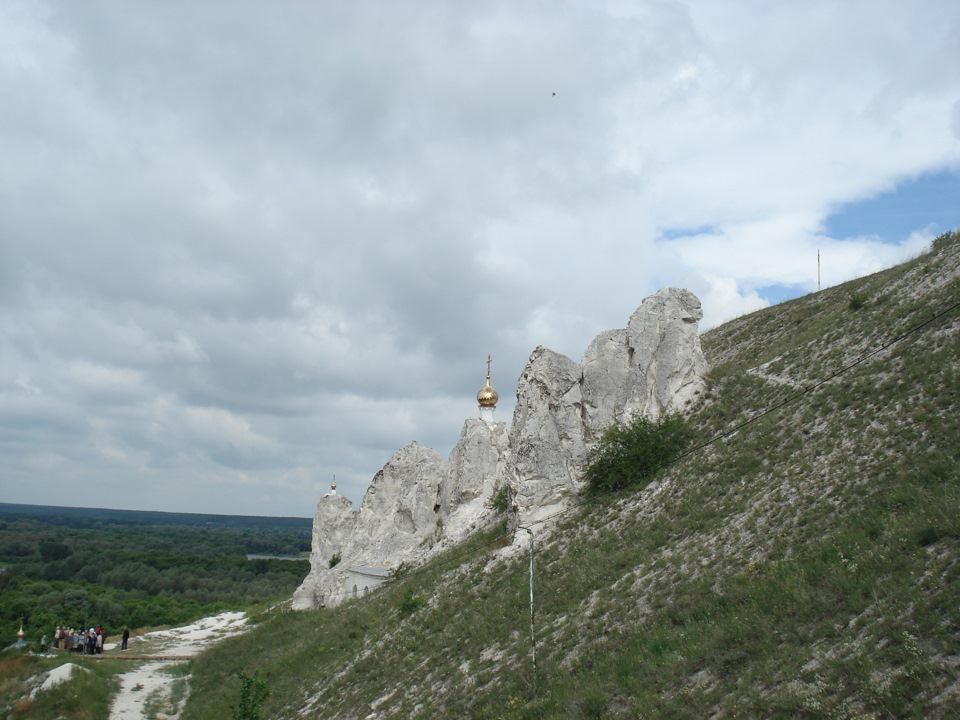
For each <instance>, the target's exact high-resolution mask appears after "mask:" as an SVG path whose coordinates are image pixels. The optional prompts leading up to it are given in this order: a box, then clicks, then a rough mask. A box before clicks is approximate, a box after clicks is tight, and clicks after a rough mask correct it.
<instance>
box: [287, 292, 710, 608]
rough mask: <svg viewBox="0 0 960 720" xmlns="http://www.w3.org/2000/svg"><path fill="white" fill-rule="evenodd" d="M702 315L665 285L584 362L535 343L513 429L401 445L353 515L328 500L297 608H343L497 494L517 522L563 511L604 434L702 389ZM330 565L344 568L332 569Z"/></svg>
mask: <svg viewBox="0 0 960 720" xmlns="http://www.w3.org/2000/svg"><path fill="white" fill-rule="evenodd" d="M702 316H703V314H702V311H701V308H700V301H699V300H698V299H697V298H696V296H695V295H694V294H693V293H691V292H689V291H688V290H680V289H675V288H667V289H664V290H661V291H660V292H658V293H657V294H656V295H653V296H651V297H648V298H646V299H645V300H644V301H643V303H642V304H641V305H640V307H639V308H637V310H636V311H635V312H634V313H633V315H632V316H631V317H630V320H629V322H628V324H627V327H626V328H623V329H620V330H609V331H606V332H603V333H601V334H599V335H598V336H597V337H596V338H595V339H594V340H593V342H591V343H590V346H589V347H588V348H587V350H586V352H585V353H584V356H583V358H582V360H581V362H579V363H578V362H576V361H574V360H571V359H570V358H568V357H566V356H565V355H561V354H560V353H556V352H554V351H552V350H549V349H547V348H545V347H542V346H541V347H538V348H536V349H535V350H534V351H533V353H532V354H531V355H530V359H529V360H528V361H527V364H526V367H524V369H523V372H522V373H521V375H520V379H519V382H518V384H517V403H516V406H515V409H514V413H513V421H512V423H511V428H510V431H509V434H508V432H507V429H506V426H505V425H504V423H500V422H493V421H490V420H484V419H478V418H471V419H468V420H467V421H466V422H465V423H464V426H463V430H462V431H461V434H460V439H459V440H458V442H457V444H456V446H454V448H453V450H452V451H451V453H450V457H449V458H448V460H447V461H446V462H444V461H443V459H442V458H441V457H440V455H439V454H438V453H437V452H436V451H434V450H430V449H429V448H425V447H423V446H421V445H419V444H418V443H416V442H413V443H410V444H409V445H407V446H406V447H404V448H401V449H400V450H398V451H397V452H396V453H395V454H394V455H393V457H392V458H390V460H389V461H388V462H387V464H386V465H384V466H383V469H382V470H381V471H380V472H378V473H377V474H376V476H374V478H373V481H372V482H371V484H370V487H369V488H368V489H367V492H366V494H365V495H364V497H363V500H362V501H361V503H360V507H359V509H358V510H356V511H354V510H353V509H352V507H351V505H350V503H349V502H348V501H347V500H345V499H344V498H343V497H341V496H338V495H335V494H329V495H326V496H324V497H323V498H322V499H321V500H320V502H319V503H318V505H317V513H316V516H315V518H314V527H313V551H312V555H311V570H310V575H308V576H307V578H306V579H305V580H304V582H303V584H302V585H301V586H300V588H299V589H298V590H297V592H296V593H295V595H294V599H293V606H294V608H295V609H305V608H312V607H320V606H332V605H336V604H338V603H339V602H341V601H342V600H343V599H346V598H347V597H350V596H351V595H356V594H358V593H359V592H362V591H363V589H364V588H371V587H375V586H376V585H377V584H379V582H382V581H383V580H384V579H385V578H386V577H387V576H388V574H389V572H390V571H391V570H392V569H395V568H396V567H397V566H398V565H400V564H401V563H414V562H418V561H420V560H422V559H424V558H425V557H427V556H429V555H430V554H432V553H434V552H436V551H437V550H438V549H439V548H442V547H444V546H446V545H448V544H450V543H454V542H457V541H458V540H460V539H461V538H462V537H464V536H465V535H466V534H468V533H469V532H471V531H472V530H473V529H474V528H476V527H477V526H478V525H480V524H481V523H483V522H484V521H485V520H486V519H487V518H489V517H491V516H492V515H493V512H494V511H493V509H492V508H491V507H490V500H491V498H492V497H493V495H494V494H495V493H496V492H497V491H498V490H499V489H501V488H503V489H505V490H508V494H509V496H510V497H511V498H512V508H511V510H512V513H513V516H514V517H513V519H514V522H519V523H523V522H529V521H531V520H535V519H540V518H543V517H546V516H547V515H549V514H551V513H554V512H556V511H557V510H558V509H559V508H562V507H563V506H564V504H565V503H566V502H567V501H568V500H569V499H570V498H572V497H574V496H575V495H576V494H577V493H578V492H579V491H580V487H581V486H580V482H581V481H580V475H581V469H582V466H583V463H584V461H585V459H586V456H587V453H588V452H589V449H590V447H591V446H592V445H593V444H594V443H595V442H596V440H597V438H598V437H599V436H600V434H601V433H602V432H603V431H604V430H605V429H606V428H607V427H609V426H610V425H612V424H613V423H615V422H620V421H624V420H628V419H629V418H630V417H631V416H632V415H634V414H636V413H643V414H646V415H647V416H649V417H654V418H656V417H659V416H660V415H661V414H662V413H664V412H669V411H671V410H683V409H685V408H686V407H687V406H688V405H690V404H691V403H692V402H693V401H694V399H695V398H696V396H697V395H698V394H699V393H700V392H701V391H702V389H703V386H704V382H705V381H704V376H705V374H706V371H707V364H706V360H705V359H704V357H703V352H702V351H701V349H700V339H699V335H698V329H697V324H698V321H699V320H700V318H701V317H702ZM333 558H338V559H339V563H338V564H336V565H335V566H334V567H330V565H331V559H333Z"/></svg>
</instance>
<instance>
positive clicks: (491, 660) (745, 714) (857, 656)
mask: <svg viewBox="0 0 960 720" xmlns="http://www.w3.org/2000/svg"><path fill="white" fill-rule="evenodd" d="M958 266H960V236H957V235H956V234H948V235H945V236H943V237H941V238H939V239H938V240H937V241H936V242H935V244H934V250H933V251H932V252H931V253H929V254H927V255H925V256H923V257H920V258H918V259H916V260H914V261H911V262H909V263H907V264H905V265H902V266H899V267H896V268H893V269H891V270H888V271H885V272H882V273H878V274H876V275H872V276H869V277H866V278H862V279H859V280H856V281H853V282H850V283H847V284H845V285H841V286H838V287H835V288H831V289H829V290H826V291H823V292H820V293H817V294H814V295H809V296H807V297H804V298H800V299H798V300H794V301H791V302H788V303H784V304H782V305H779V306H776V307H773V308H769V309H767V310H764V311H761V312H758V313H754V314H752V315H749V316H745V317H742V318H739V319H737V320H734V321H732V322H729V323H727V324H725V325H723V326H721V327H718V328H716V329H715V330H712V331H711V332H709V333H707V334H705V335H704V337H703V345H704V351H705V353H706V355H707V359H708V360H709V362H710V363H711V366H712V368H713V370H712V371H711V376H710V388H709V392H708V393H707V396H706V399H705V401H704V403H703V405H702V406H701V407H700V408H698V409H696V411H695V413H694V414H693V416H692V423H693V425H694V427H695V429H696V432H697V436H698V440H697V441H696V443H695V446H696V447H694V448H693V449H692V450H690V451H689V452H688V453H687V454H686V455H685V456H683V457H682V458H681V459H680V460H679V461H678V462H676V463H675V464H674V465H673V466H672V467H671V468H670V469H669V470H668V471H667V472H666V473H665V474H663V475H661V476H660V477H659V478H657V479H656V480H655V481H654V482H652V483H651V484H650V485H648V486H647V487H646V488H645V489H643V490H642V491H639V492H636V491H634V492H630V493H626V492H625V493H622V494H619V495H615V496H604V497H601V498H598V499H591V500H589V501H586V500H583V501H582V502H581V503H579V504H577V505H576V506H575V507H574V508H572V509H571V510H570V511H569V512H567V513H565V514H564V515H562V516H560V517H558V518H556V519H555V520H554V522H553V523H552V524H549V525H547V524H543V525H538V526H536V527H535V528H533V530H534V539H535V541H536V553H535V594H536V606H537V617H536V625H535V634H536V661H537V665H536V671H535V672H534V668H533V662H532V652H531V626H530V616H529V560H530V556H529V548H528V536H527V535H526V533H523V532H521V533H519V534H518V536H517V538H516V539H514V538H511V537H509V536H505V534H504V530H505V527H506V525H505V522H503V523H501V524H500V525H498V526H494V527H491V528H489V529H488V530H487V531H485V532H484V533H481V534H479V535H477V536H475V537H474V538H472V539H471V541H470V542H469V543H468V544H466V545H464V546H462V547H460V548H458V549H456V550H454V551H451V552H450V553H448V554H447V555H446V556H444V557H440V558H438V559H436V560H435V561H433V562H431V563H429V564H428V565H426V566H424V567H421V568H416V569H413V570H410V571H408V572H407V573H406V574H405V575H403V576H402V577H400V578H399V579H398V580H397V581H396V582H394V583H392V584H391V585H389V586H386V587H384V588H383V589H381V590H380V591H378V592H377V593H375V594H373V595H371V596H369V597H367V598H364V599H362V600H355V601H350V602H347V603H345V604H344V605H342V606H340V607H338V608H337V609H335V610H327V611H318V612H310V613H290V612H280V613H277V612H275V613H273V614H270V615H265V616H263V617H261V618H260V619H259V624H258V626H257V627H256V629H255V630H254V631H252V632H251V633H249V634H247V635H245V636H243V637H240V638H236V639H233V640H230V641H227V642H225V643H223V644H222V645H220V646H218V647H217V648H216V649H215V650H213V651H211V652H209V653H207V654H206V655H204V656H202V657H201V658H200V659H198V660H197V661H196V662H195V663H194V676H193V695H192V696H191V699H190V701H189V702H188V705H187V709H186V712H185V714H184V716H183V717H184V720H190V719H191V718H193V719H196V718H223V717H229V716H230V711H229V706H230V705H236V703H237V701H238V698H239V685H240V682H239V680H238V676H237V674H238V672H240V671H242V672H245V673H252V672H254V671H259V672H260V673H261V674H262V675H264V676H266V677H267V679H268V686H269V689H270V695H269V696H268V697H267V699H266V701H265V704H264V717H269V718H295V717H296V718H299V717H306V718H367V717H375V718H416V717H420V718H440V717H444V718H446V717H450V718H454V717H455V718H460V717H466V718H478V719H479V718H540V717H543V718H741V717H742V718H753V717H791V718H842V719H847V718H849V719H853V718H871V717H875V718H951V717H960V680H958V673H957V668H958V666H960V440H958V438H960V407H958V405H960V403H958V394H960V360H958V358H960V305H958V303H960V269H958ZM504 520H505V518H504Z"/></svg>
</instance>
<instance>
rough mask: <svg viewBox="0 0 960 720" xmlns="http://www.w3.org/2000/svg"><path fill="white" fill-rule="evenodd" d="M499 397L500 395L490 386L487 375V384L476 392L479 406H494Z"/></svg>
mask: <svg viewBox="0 0 960 720" xmlns="http://www.w3.org/2000/svg"><path fill="white" fill-rule="evenodd" d="M499 399H500V396H499V395H497V391H496V390H494V389H493V388H492V387H490V378H489V377H488V378H487V384H486V385H484V386H483V387H482V388H481V389H480V392H478V393H477V402H478V403H480V407H496V406H497V400H499Z"/></svg>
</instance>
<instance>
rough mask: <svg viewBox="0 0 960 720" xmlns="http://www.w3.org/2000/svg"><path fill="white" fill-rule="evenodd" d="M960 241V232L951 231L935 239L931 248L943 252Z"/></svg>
mask: <svg viewBox="0 0 960 720" xmlns="http://www.w3.org/2000/svg"><path fill="white" fill-rule="evenodd" d="M958 239H960V231H957V230H950V231H948V232H945V233H942V234H940V235H938V236H937V237H935V238H934V239H933V243H931V246H932V247H933V249H934V251H938V250H943V249H944V248H946V247H948V246H950V245H952V244H953V243H955V242H956V241H957V240H958Z"/></svg>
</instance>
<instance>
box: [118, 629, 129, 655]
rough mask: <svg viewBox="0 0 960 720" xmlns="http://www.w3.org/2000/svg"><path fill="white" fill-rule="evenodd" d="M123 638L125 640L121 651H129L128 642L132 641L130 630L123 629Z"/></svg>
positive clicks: (121, 645) (121, 644)
mask: <svg viewBox="0 0 960 720" xmlns="http://www.w3.org/2000/svg"><path fill="white" fill-rule="evenodd" d="M122 638H123V640H122V642H121V643H120V649H121V650H126V649H127V641H128V640H130V628H124V629H123V636H122Z"/></svg>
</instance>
